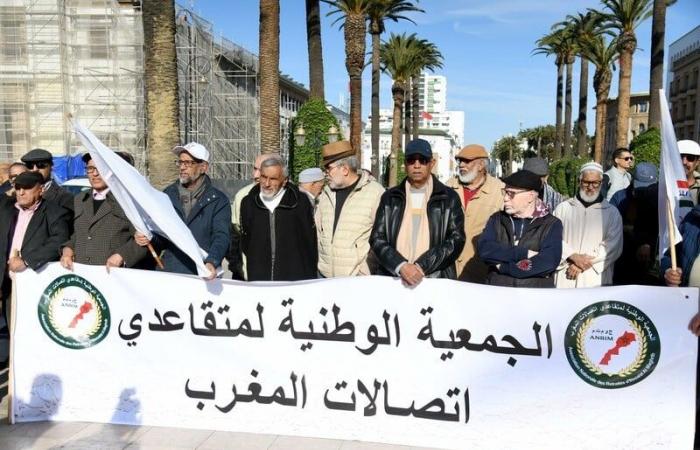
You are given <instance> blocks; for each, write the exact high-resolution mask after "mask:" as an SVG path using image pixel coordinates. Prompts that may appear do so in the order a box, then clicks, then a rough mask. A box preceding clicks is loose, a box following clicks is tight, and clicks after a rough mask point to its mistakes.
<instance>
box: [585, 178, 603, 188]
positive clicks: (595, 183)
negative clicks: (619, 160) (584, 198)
mask: <svg viewBox="0 0 700 450" xmlns="http://www.w3.org/2000/svg"><path fill="white" fill-rule="evenodd" d="M601 184H602V182H601V181H585V180H581V186H588V187H594V188H597V187H600V185H601Z"/></svg>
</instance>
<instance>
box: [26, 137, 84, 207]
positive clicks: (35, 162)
mask: <svg viewBox="0 0 700 450" xmlns="http://www.w3.org/2000/svg"><path fill="white" fill-rule="evenodd" d="M20 159H21V160H22V162H23V163H24V164H25V165H26V166H27V169H29V170H31V171H32V172H37V173H39V174H41V176H42V177H43V178H44V187H43V189H44V192H43V194H42V198H43V199H44V200H46V201H48V202H55V203H58V204H59V205H61V206H63V207H64V208H66V209H69V210H71V211H72V210H73V196H72V195H71V193H70V192H68V191H66V190H64V189H63V188H61V187H60V186H59V185H58V184H56V183H55V182H54V181H53V178H52V177H51V172H52V170H53V156H52V155H51V153H49V152H48V151H46V150H44V149H41V148H35V149H34V150H31V151H29V152H28V153H26V154H25V155H24V156H22V158H20Z"/></svg>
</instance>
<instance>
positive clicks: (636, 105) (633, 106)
mask: <svg viewBox="0 0 700 450" xmlns="http://www.w3.org/2000/svg"><path fill="white" fill-rule="evenodd" d="M607 103H608V114H607V119H606V122H605V141H604V142H603V165H604V166H606V165H610V164H611V158H612V154H613V152H614V151H615V148H616V138H615V136H616V135H617V98H611V99H608V102H607ZM647 128H649V93H647V92H644V93H638V94H631V95H630V112H629V122H628V128H627V130H628V131H627V142H632V139H634V138H635V137H637V136H638V135H639V134H641V133H643V132H645V131H646V130H647Z"/></svg>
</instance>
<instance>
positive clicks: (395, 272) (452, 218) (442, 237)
mask: <svg viewBox="0 0 700 450" xmlns="http://www.w3.org/2000/svg"><path fill="white" fill-rule="evenodd" d="M405 157H406V162H405V167H406V178H405V179H404V180H403V181H402V182H401V183H400V184H399V185H398V186H396V187H393V188H391V189H389V190H388V191H386V192H385V193H384V195H382V199H381V202H380V204H379V208H378V209H377V215H376V217H375V220H374V227H373V228H372V235H371V237H370V245H371V246H372V250H373V251H374V254H375V255H376V257H377V259H378V261H379V263H380V265H381V268H380V275H392V276H400V277H401V279H402V280H403V282H404V284H405V285H407V286H416V285H418V284H419V283H420V282H421V281H422V280H423V278H424V277H430V278H452V279H454V278H456V277H457V274H456V270H455V260H456V259H457V257H458V256H459V254H460V253H461V251H462V248H463V247H464V242H465V236H464V213H463V212H462V205H461V203H460V200H459V197H458V196H457V194H456V193H455V192H454V190H452V189H450V188H448V187H446V186H445V185H444V184H442V183H440V181H438V179H437V178H436V177H434V176H433V175H431V170H432V168H433V166H434V165H435V161H434V160H433V153H432V149H431V148H430V143H428V141H425V140H423V139H414V140H412V141H411V142H409V143H408V145H407V146H406V152H405Z"/></svg>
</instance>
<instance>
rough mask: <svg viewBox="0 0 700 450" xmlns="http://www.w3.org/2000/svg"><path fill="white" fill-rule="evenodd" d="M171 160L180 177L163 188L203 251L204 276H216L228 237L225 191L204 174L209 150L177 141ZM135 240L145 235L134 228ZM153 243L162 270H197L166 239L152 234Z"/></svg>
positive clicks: (145, 242)
mask: <svg viewBox="0 0 700 450" xmlns="http://www.w3.org/2000/svg"><path fill="white" fill-rule="evenodd" d="M173 153H174V154H175V155H177V158H178V159H177V160H176V161H175V164H176V165H177V167H178V168H179V169H180V177H179V178H180V179H179V180H178V181H176V182H175V183H173V184H171V185H170V186H168V187H167V188H165V190H164V191H163V192H165V193H166V194H167V195H168V197H170V201H171V202H172V204H173V206H174V207H175V211H177V213H178V215H179V216H180V218H182V221H183V222H185V224H186V225H187V227H188V228H189V229H190V231H191V232H192V235H193V236H194V238H195V240H196V241H197V244H199V247H200V248H201V249H202V250H204V251H206V252H207V257H206V258H205V259H204V264H205V265H206V266H207V268H208V269H209V276H208V277H207V279H208V280H213V279H214V278H216V276H217V273H218V268H220V267H221V262H222V261H223V259H224V256H226V252H227V251H228V248H229V242H230V239H231V230H230V223H231V204H230V203H229V200H228V198H227V197H226V194H224V193H223V192H221V191H220V190H218V189H216V188H215V187H214V186H212V183H211V179H210V178H209V175H207V171H208V170H209V151H208V150H207V149H206V148H205V147H204V146H203V145H202V144H198V143H196V142H190V143H189V144H186V145H178V146H177V147H175V148H174V149H173ZM135 238H136V242H137V243H138V244H139V245H141V246H146V245H148V243H149V241H148V239H146V237H145V236H144V235H143V234H141V233H139V232H136V235H135ZM153 245H154V247H156V248H157V249H162V250H163V252H164V253H163V265H164V267H165V268H164V271H166V272H173V273H184V274H191V275H196V274H197V266H196V264H195V262H194V261H192V259H190V257H189V256H187V255H186V254H185V253H184V252H183V251H182V250H180V249H179V248H178V247H177V246H176V245H174V244H173V243H172V242H170V241H168V240H167V239H165V238H163V237H160V236H155V238H154V242H153Z"/></svg>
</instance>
